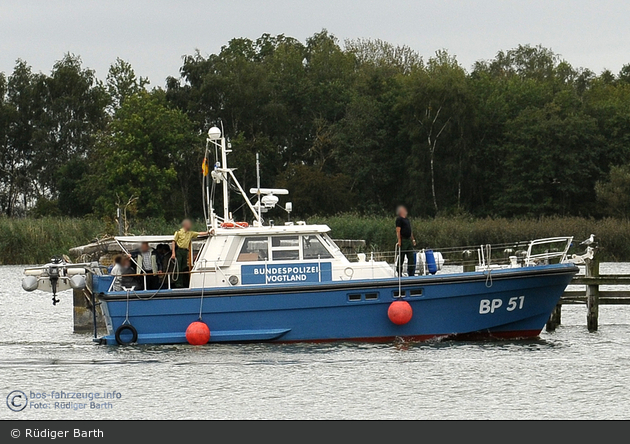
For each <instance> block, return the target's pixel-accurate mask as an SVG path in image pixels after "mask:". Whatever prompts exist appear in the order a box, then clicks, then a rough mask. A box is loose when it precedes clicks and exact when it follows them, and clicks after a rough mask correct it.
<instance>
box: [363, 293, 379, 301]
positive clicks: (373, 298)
mask: <svg viewBox="0 0 630 444" xmlns="http://www.w3.org/2000/svg"><path fill="white" fill-rule="evenodd" d="M377 299H378V293H365V300H366V301H376V300H377Z"/></svg>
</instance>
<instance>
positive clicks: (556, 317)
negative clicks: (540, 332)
mask: <svg viewBox="0 0 630 444" xmlns="http://www.w3.org/2000/svg"><path fill="white" fill-rule="evenodd" d="M561 323H562V303H560V302H558V304H557V305H556V307H555V308H554V309H553V311H552V312H551V316H549V320H548V321H547V325H546V326H545V328H546V330H547V331H554V330H555V329H556V327H557V326H558V325H560V324H561Z"/></svg>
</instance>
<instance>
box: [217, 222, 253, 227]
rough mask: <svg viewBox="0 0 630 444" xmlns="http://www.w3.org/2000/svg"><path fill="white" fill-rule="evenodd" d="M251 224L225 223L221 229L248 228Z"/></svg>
mask: <svg viewBox="0 0 630 444" xmlns="http://www.w3.org/2000/svg"><path fill="white" fill-rule="evenodd" d="M247 227H249V224H248V223H247V222H223V223H222V224H221V228H247Z"/></svg>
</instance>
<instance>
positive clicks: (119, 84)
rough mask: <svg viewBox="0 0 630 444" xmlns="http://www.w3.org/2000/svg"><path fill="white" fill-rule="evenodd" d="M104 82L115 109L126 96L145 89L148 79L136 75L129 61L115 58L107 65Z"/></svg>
mask: <svg viewBox="0 0 630 444" xmlns="http://www.w3.org/2000/svg"><path fill="white" fill-rule="evenodd" d="M106 83H107V93H108V94H109V96H110V98H111V105H112V109H113V110H116V109H118V108H120V107H121V106H122V104H123V102H124V101H125V99H127V98H128V97H131V96H133V95H134V94H138V93H139V92H141V91H145V90H146V86H147V85H148V84H149V79H147V78H146V77H137V76H136V73H135V71H134V70H133V68H132V67H131V64H130V63H129V62H126V61H124V60H122V59H120V58H117V59H116V62H115V63H113V64H112V65H111V66H110V67H109V72H108V73H107V81H106Z"/></svg>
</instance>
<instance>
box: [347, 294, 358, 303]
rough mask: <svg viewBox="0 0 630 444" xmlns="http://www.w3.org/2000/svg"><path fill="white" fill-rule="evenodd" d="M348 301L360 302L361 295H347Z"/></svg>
mask: <svg viewBox="0 0 630 444" xmlns="http://www.w3.org/2000/svg"><path fill="white" fill-rule="evenodd" d="M348 300H349V301H350V302H358V301H360V300H361V295H360V294H356V293H354V294H349V295H348Z"/></svg>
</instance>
